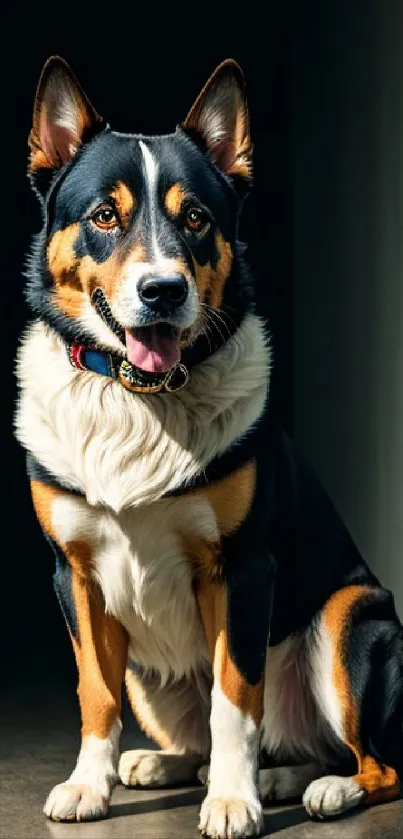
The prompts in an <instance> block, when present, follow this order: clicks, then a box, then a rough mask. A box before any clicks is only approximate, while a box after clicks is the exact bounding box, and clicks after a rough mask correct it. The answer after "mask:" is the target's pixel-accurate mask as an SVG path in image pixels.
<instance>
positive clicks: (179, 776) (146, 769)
mask: <svg viewBox="0 0 403 839" xmlns="http://www.w3.org/2000/svg"><path fill="white" fill-rule="evenodd" d="M199 766H200V759H198V758H197V757H195V756H194V755H175V754H168V753H166V752H157V751H151V750H146V749H144V750H143V749H136V750H134V751H130V752H123V754H122V755H121V758H120V762H119V776H120V780H121V781H122V784H124V785H125V786H126V787H138V786H139V787H169V786H172V785H173V784H180V783H187V782H188V781H196V778H197V769H198V767H199Z"/></svg>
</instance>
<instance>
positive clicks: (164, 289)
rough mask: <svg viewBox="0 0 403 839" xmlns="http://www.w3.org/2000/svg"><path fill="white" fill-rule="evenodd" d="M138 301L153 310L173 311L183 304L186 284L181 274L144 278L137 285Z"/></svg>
mask: <svg viewBox="0 0 403 839" xmlns="http://www.w3.org/2000/svg"><path fill="white" fill-rule="evenodd" d="M138 293H139V297H140V300H141V301H142V302H143V303H146V305H147V306H151V308H153V309H158V308H163V309H168V310H169V309H175V308H177V307H178V306H181V305H182V303H184V302H185V300H186V298H187V295H188V284H187V282H186V280H185V277H184V276H183V275H182V274H170V275H169V276H167V277H145V278H144V279H143V280H141V281H140V283H139V285H138Z"/></svg>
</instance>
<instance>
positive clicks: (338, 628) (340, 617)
mask: <svg viewBox="0 0 403 839" xmlns="http://www.w3.org/2000/svg"><path fill="white" fill-rule="evenodd" d="M368 592H370V588H369V587H368V586H348V587H346V588H342V589H340V590H339V591H337V592H336V593H335V594H334V595H333V596H332V597H331V598H330V600H329V601H328V603H327V604H326V606H325V608H324V611H323V621H324V624H325V626H326V628H327V630H328V632H329V635H330V637H331V639H332V645H333V655H334V663H333V681H334V685H335V688H336V691H337V694H338V697H339V701H340V705H341V709H342V714H343V725H344V737H345V742H346V744H347V745H348V746H349V748H350V749H351V751H352V752H353V753H354V755H355V757H356V759H357V768H358V772H357V774H356V775H354V781H356V783H357V784H358V785H359V787H360V788H361V789H363V790H365V792H366V793H367V803H368V804H376V803H379V802H380V801H388V800H390V799H391V798H395V797H396V796H397V795H398V794H399V790H400V785H399V781H398V778H397V774H396V772H395V770H394V769H391V768H390V767H388V766H383V767H381V766H380V765H379V764H378V763H377V762H376V761H375V759H374V758H372V757H370V756H368V755H365V754H363V751H362V747H361V744H360V737H359V713H358V708H357V704H356V702H355V700H354V697H353V696H352V692H351V685H350V680H349V676H348V673H347V669H346V665H345V654H346V649H345V645H346V640H347V638H346V636H347V632H348V628H349V623H350V617H351V612H352V610H353V609H354V607H355V606H356V604H357V603H358V602H359V601H360V600H361V599H362V598H363V597H365V595H367V594H368Z"/></svg>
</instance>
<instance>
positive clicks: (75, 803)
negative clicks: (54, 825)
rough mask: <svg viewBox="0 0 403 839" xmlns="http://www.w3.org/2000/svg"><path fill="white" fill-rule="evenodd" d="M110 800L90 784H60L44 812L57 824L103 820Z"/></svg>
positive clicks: (47, 802)
mask: <svg viewBox="0 0 403 839" xmlns="http://www.w3.org/2000/svg"><path fill="white" fill-rule="evenodd" d="M108 803H109V802H108V800H107V799H106V798H105V797H104V796H103V795H101V794H100V793H99V792H97V790H95V789H93V787H90V786H88V784H70V783H69V782H68V781H67V782H66V783H64V784H58V785H57V786H56V787H53V789H52V792H51V793H50V794H49V796H48V798H47V801H46V804H45V806H44V808H43V812H44V813H45V815H46V816H47V817H48V819H52V820H53V821H56V822H64V821H66V822H73V821H76V822H84V821H94V820H95V819H103V818H104V817H105V816H106V813H107V810H108Z"/></svg>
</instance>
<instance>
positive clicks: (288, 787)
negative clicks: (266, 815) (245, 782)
mask: <svg viewBox="0 0 403 839" xmlns="http://www.w3.org/2000/svg"><path fill="white" fill-rule="evenodd" d="M322 771H323V770H322ZM320 774H321V771H320V767H319V766H317V765H316V764H313V763H309V764H304V765H302V766H273V767H270V769H261V770H260V772H259V792H260V798H261V801H262V803H263V804H266V803H268V802H273V801H290V800H292V799H294V798H301V797H302V795H303V793H304V791H305V790H306V788H307V786H308V784H309V783H310V782H311V781H313V780H314V778H318V777H319V776H320Z"/></svg>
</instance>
